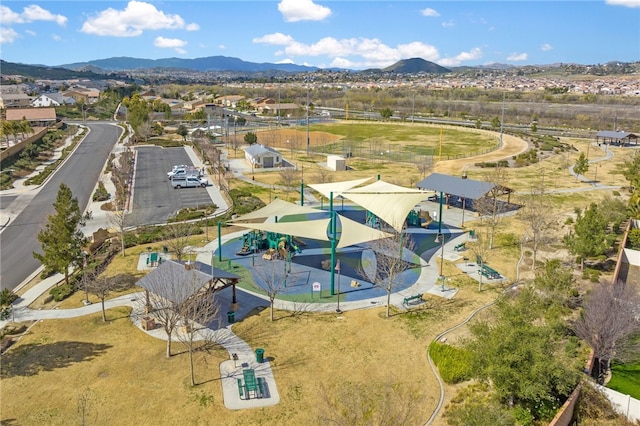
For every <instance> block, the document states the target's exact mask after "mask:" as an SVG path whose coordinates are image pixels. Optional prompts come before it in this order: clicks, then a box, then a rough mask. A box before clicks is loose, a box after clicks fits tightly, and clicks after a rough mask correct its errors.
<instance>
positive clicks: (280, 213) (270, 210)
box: [231, 198, 319, 224]
mask: <svg viewBox="0 0 640 426" xmlns="http://www.w3.org/2000/svg"><path fill="white" fill-rule="evenodd" d="M318 212H319V210H317V209H314V208H311V207H305V206H299V205H297V204H293V203H289V202H287V201H284V200H281V199H279V198H276V199H275V200H273V201H272V202H271V203H269V204H267V205H266V206H264V207H263V208H261V209H258V210H256V211H253V212H251V213H247V214H245V215H242V216H240V217H237V218H235V219H232V220H231V222H234V224H235V222H236V221H241V220H253V219H264V218H268V217H273V216H277V217H279V218H280V217H284V216H288V215H296V214H310V213H318Z"/></svg>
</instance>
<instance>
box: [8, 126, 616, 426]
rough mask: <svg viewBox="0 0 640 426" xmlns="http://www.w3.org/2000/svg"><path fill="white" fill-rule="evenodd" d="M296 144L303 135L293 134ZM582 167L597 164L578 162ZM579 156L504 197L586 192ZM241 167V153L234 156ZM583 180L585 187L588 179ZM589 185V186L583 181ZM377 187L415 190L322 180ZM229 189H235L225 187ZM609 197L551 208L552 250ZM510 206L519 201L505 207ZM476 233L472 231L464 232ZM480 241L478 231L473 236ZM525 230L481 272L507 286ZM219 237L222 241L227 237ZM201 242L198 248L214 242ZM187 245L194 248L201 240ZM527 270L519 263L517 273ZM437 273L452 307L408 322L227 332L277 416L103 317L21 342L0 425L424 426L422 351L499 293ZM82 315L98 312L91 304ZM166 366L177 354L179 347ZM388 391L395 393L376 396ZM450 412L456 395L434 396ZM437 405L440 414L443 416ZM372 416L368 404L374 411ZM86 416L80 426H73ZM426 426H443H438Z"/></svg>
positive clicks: (238, 327)
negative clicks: (359, 415) (392, 418)
mask: <svg viewBox="0 0 640 426" xmlns="http://www.w3.org/2000/svg"><path fill="white" fill-rule="evenodd" d="M282 132H283V133H281V134H280V135H279V136H278V137H277V138H276V139H277V140H286V139H287V138H289V140H293V138H294V137H300V131H299V130H293V129H289V130H285V131H282ZM303 134H304V133H303ZM310 136H311V141H312V144H321V143H326V141H327V140H328V139H331V140H339V138H340V136H338V135H334V134H330V133H322V134H320V132H312V133H311V135H310ZM570 142H571V143H572V144H573V145H574V146H576V148H577V149H578V150H580V151H586V149H587V145H588V141H581V140H572V141H570ZM525 148H526V144H524V145H523V142H522V141H520V140H517V139H516V138H513V139H511V137H507V138H505V143H504V145H503V147H502V148H501V150H499V151H496V152H493V153H491V154H487V155H486V156H483V157H482V158H481V159H479V158H477V157H476V158H463V159H458V160H450V161H442V162H439V163H437V164H436V165H435V167H434V171H436V172H440V173H448V174H453V175H459V174H460V173H461V172H462V171H465V172H467V174H468V175H469V177H471V178H476V179H483V178H484V176H485V175H486V174H487V173H489V172H490V170H485V169H479V168H477V167H475V166H473V164H474V163H476V162H478V161H493V160H497V159H502V158H505V157H510V156H512V155H515V154H516V153H518V152H522V150H523V149H525ZM590 149H591V152H590V158H595V157H599V156H601V155H602V154H601V153H600V152H597V153H596V152H594V151H596V150H595V149H594V148H593V147H591V148H590ZM613 151H614V157H613V159H612V160H607V161H604V162H601V163H599V164H600V166H599V168H598V172H597V174H598V176H597V177H598V181H599V182H600V183H601V184H607V185H623V184H624V179H623V178H622V177H621V176H620V175H618V174H614V173H613V172H614V171H615V170H616V167H617V166H618V165H619V164H620V163H621V162H622V161H623V160H624V158H625V153H624V152H623V151H618V150H616V149H614V150H613ZM230 154H231V156H232V157H233V155H232V154H233V153H230ZM291 155H292V157H293V158H292V160H293V161H294V163H298V164H299V165H302V164H304V168H305V172H304V173H305V182H309V183H313V182H319V181H320V178H321V177H322V175H323V173H322V171H321V168H322V165H321V164H322V162H323V161H326V157H323V156H314V157H312V158H309V157H307V156H306V154H305V153H304V152H302V151H297V150H292V151H291ZM577 155H578V152H574V153H572V154H570V155H566V156H565V157H563V156H561V155H560V156H556V157H552V158H550V159H548V160H544V161H542V162H540V163H538V164H535V165H533V166H529V167H522V168H519V169H510V170H509V178H510V182H509V185H510V186H511V187H513V188H515V189H517V190H520V191H526V190H528V189H529V188H531V186H534V185H538V184H539V182H540V180H541V177H542V176H544V179H545V189H546V190H547V191H552V190H554V189H562V190H565V189H569V190H571V189H574V188H588V187H590V186H591V185H589V184H586V183H580V182H577V181H576V179H575V178H573V177H571V176H570V175H569V173H568V172H567V170H566V167H567V165H570V164H573V163H574V162H575V158H577ZM238 157H240V153H238ZM589 173H593V171H590V172H589ZM589 173H588V174H589ZM375 174H380V175H381V178H382V179H383V180H385V181H388V182H392V183H397V184H400V185H407V186H411V185H415V183H416V182H417V181H419V180H420V179H421V178H422V176H421V175H420V171H419V170H417V168H414V167H407V166H406V165H404V164H393V163H389V162H387V163H382V162H379V163H374V164H372V165H371V167H370V168H367V169H366V170H350V171H346V172H339V173H334V174H332V175H331V180H333V181H339V180H347V179H356V178H360V177H367V176H373V175H375ZM256 181H259V182H262V183H266V184H275V185H277V184H278V182H279V181H280V176H279V173H278V172H263V173H259V174H258V173H256ZM232 185H233V186H236V185H247V184H244V183H240V182H238V181H232ZM252 192H254V193H255V194H256V195H257V196H259V197H260V198H262V199H263V201H265V202H267V201H268V199H269V198H271V197H274V196H275V195H278V196H280V197H281V198H283V199H289V200H291V201H292V200H294V199H296V198H295V197H296V195H295V194H286V193H284V192H282V191H281V190H275V189H273V190H272V191H269V190H268V189H265V188H255V187H254V189H253V190H252ZM605 194H606V195H611V190H600V191H585V192H573V193H566V194H565V193H559V194H554V195H550V196H549V197H550V200H552V208H551V209H550V215H553V217H554V218H556V221H555V223H554V224H553V225H552V226H553V227H554V231H555V232H554V233H555V234H556V235H555V237H556V242H558V241H559V239H560V238H561V235H562V234H563V233H564V232H566V227H564V226H563V223H564V220H565V219H566V217H568V216H569V215H571V214H572V212H573V207H574V206H584V205H587V204H588V203H589V202H591V201H597V200H599V199H600V198H601V197H603V196H604V195H605ZM514 197H516V198H517V197H518V195H517V194H514ZM476 226H477V224H474V227H476ZM476 229H478V230H479V232H483V230H482V227H477V228H476ZM523 229H524V224H523V223H522V221H521V220H519V218H518V217H517V216H513V217H508V218H505V219H504V220H503V221H502V222H501V224H500V226H499V229H498V234H499V236H498V238H497V240H496V248H495V249H494V250H493V251H492V254H491V259H490V264H491V265H492V267H493V268H494V269H497V270H499V271H500V272H502V273H503V274H504V275H506V276H507V277H509V278H510V279H511V280H514V279H515V278H516V276H517V271H516V263H517V260H518V258H519V257H520V247H519V245H518V244H514V243H513V241H514V237H515V238H516V241H519V238H520V236H521V235H522V233H523ZM232 231H234V230H233V229H232V228H225V229H224V232H225V233H226V232H232ZM212 232H214V231H213V230H210V235H213V234H212ZM192 243H193V244H194V245H201V244H204V241H202V236H200V237H198V238H195V239H194V240H193V242H192ZM145 250H146V247H145V246H141V247H136V248H132V249H128V250H127V256H125V257H121V256H118V257H116V258H115V259H114V261H113V262H112V263H111V265H110V266H109V268H108V270H107V272H106V273H108V274H110V275H115V274H130V275H131V276H132V277H134V278H139V277H140V276H141V273H140V272H139V271H136V269H135V265H136V262H137V257H138V254H139V253H140V252H143V251H145ZM541 256H542V257H543V258H545V257H557V256H560V257H562V258H565V259H567V258H568V256H567V254H566V252H564V251H563V250H562V248H561V245H560V244H552V245H550V246H548V247H546V248H545V251H544V252H543V253H541ZM526 260H527V259H526V258H525V267H524V268H522V269H521V270H520V276H521V277H523V276H524V277H526V276H531V270H530V263H531V262H530V261H529V262H528V263H527V262H526ZM529 260H530V259H529ZM444 273H445V275H446V276H447V277H449V278H450V284H448V285H453V286H456V287H458V288H459V292H458V294H457V295H456V296H455V297H454V298H453V299H452V300H445V299H442V298H438V297H435V296H429V297H428V298H427V301H426V303H424V304H423V305H420V306H419V307H416V308H412V310H410V311H409V312H404V311H402V312H400V311H397V310H393V315H392V317H391V318H389V319H385V318H384V309H383V308H373V309H366V310H358V311H351V312H346V313H343V314H341V315H337V314H334V313H327V314H311V313H295V314H294V313H291V312H284V311H277V312H276V321H274V322H271V321H269V314H268V310H265V311H260V312H258V311H256V312H254V313H253V315H250V316H249V317H247V318H245V319H244V320H242V321H241V322H239V323H237V324H235V325H234V326H233V330H234V331H235V333H236V334H237V335H238V336H240V337H241V338H242V339H244V340H245V341H247V342H248V343H249V344H250V345H251V346H252V347H254V348H256V347H262V348H264V349H265V356H266V357H267V358H269V360H270V362H271V365H272V367H273V371H274V376H275V380H276V383H277V386H278V391H279V393H280V397H281V402H280V404H278V405H276V406H273V407H268V408H260V409H252V410H241V411H232V410H228V409H226V408H225V407H224V404H223V400H222V389H221V385H220V374H219V364H220V362H222V361H224V360H226V359H228V354H227V353H226V351H224V350H223V349H222V348H220V347H217V346H212V347H209V348H207V349H206V350H203V351H200V352H199V353H198V356H197V359H196V380H197V381H198V382H199V384H198V385H197V386H196V387H191V386H190V384H189V366H188V356H187V354H186V353H179V354H177V355H174V356H173V357H171V358H170V359H166V358H165V356H164V350H165V343H164V342H163V341H159V340H156V339H155V338H152V337H149V336H148V335H147V334H145V333H144V332H143V331H141V330H140V329H138V328H136V327H135V326H134V325H133V324H132V323H131V321H130V319H129V316H128V314H129V311H128V309H125V308H118V309H112V310H110V311H109V312H108V315H107V316H108V319H109V321H108V322H107V323H103V322H102V320H101V316H100V314H96V315H92V316H87V317H82V318H76V319H70V320H55V321H54V320H51V321H39V322H37V323H35V324H28V325H29V326H30V328H29V329H28V331H27V332H26V333H25V335H24V336H23V337H22V338H21V339H20V341H19V342H18V343H17V344H15V345H14V346H13V347H12V348H11V349H10V350H9V351H8V352H7V353H6V354H5V355H3V356H2V358H0V362H1V379H2V382H1V388H0V392H1V399H0V416H1V420H2V424H7V425H11V424H15V425H18V424H19V425H44V424H46V425H69V424H94V425H112V424H136V425H156V424H165V425H189V424H193V425H311V424H319V423H321V419H322V418H323V417H327V416H331V415H333V416H338V417H340V412H341V410H342V409H348V410H350V411H354V410H355V411H357V410H358V409H361V410H364V409H365V408H364V407H365V406H366V403H367V399H374V400H376V399H378V400H379V399H380V398H383V397H385V396H389V395H391V396H392V398H389V404H388V407H387V408H388V409H389V410H400V408H404V409H407V410H408V414H409V416H410V417H409V418H410V420H409V421H408V422H407V423H406V424H424V422H425V421H426V419H427V418H428V417H429V416H430V415H431V413H432V411H433V410H434V408H435V407H436V404H437V401H438V397H439V390H438V385H437V382H436V379H435V377H434V375H433V373H432V372H431V370H430V369H429V367H428V364H427V357H426V349H427V346H428V344H429V342H430V341H432V340H433V339H434V338H435V337H436V336H437V335H438V334H439V333H441V332H442V331H444V330H446V329H447V328H449V327H451V326H453V325H455V324H458V323H459V322H461V321H462V320H464V319H465V318H466V317H467V316H468V315H469V313H470V312H472V311H473V310H475V309H476V308H478V307H480V306H482V305H484V304H486V303H489V302H491V301H493V300H495V298H496V297H497V296H498V295H499V294H500V292H501V291H502V290H503V288H504V285H506V284H504V285H501V286H497V285H486V284H485V286H484V287H483V290H482V291H478V284H477V282H476V281H474V280H472V279H470V278H469V277H467V276H466V275H465V274H463V273H461V272H460V271H459V270H458V268H456V267H455V265H454V264H452V263H450V262H445V263H444ZM83 298H84V294H81V293H78V294H76V295H74V296H73V297H71V298H70V299H68V300H66V301H64V302H63V303H62V304H60V305H57V308H58V309H65V308H73V307H78V306H80V305H81V302H82V299H83ZM92 301H93V302H94V303H96V302H97V299H95V297H93V296H92ZM33 307H35V308H36V309H52V308H53V307H54V305H53V304H51V303H50V304H44V303H42V301H38V302H36V304H35V305H34V306H33ZM464 336H465V329H464V328H461V329H459V330H458V331H456V333H455V334H453V335H451V336H449V338H450V339H452V340H456V339H459V338H462V337H464ZM174 352H176V353H177V352H180V347H179V343H176V344H175V346H174ZM389 386H392V389H393V392H392V393H388V392H385V389H388V388H389ZM446 389H447V393H446V401H449V400H450V399H451V398H452V397H453V395H454V392H455V390H456V386H446ZM446 401H445V402H446ZM378 405H380V404H378ZM82 414H84V415H85V416H86V417H85V419H86V422H85V423H83V422H82V421H81V415H82ZM435 424H436V425H443V424H445V423H444V421H443V420H442V418H441V417H440V418H438V419H437V420H436V422H435Z"/></svg>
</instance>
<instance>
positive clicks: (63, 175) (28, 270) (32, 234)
mask: <svg viewBox="0 0 640 426" xmlns="http://www.w3.org/2000/svg"><path fill="white" fill-rule="evenodd" d="M87 127H89V129H90V132H89V133H88V134H87V136H86V137H85V138H84V140H83V141H82V142H81V143H80V144H79V145H78V147H77V148H76V150H75V151H74V152H73V154H72V155H70V156H69V157H68V158H67V160H66V161H65V162H64V164H63V165H62V166H60V167H59V168H58V170H57V171H56V172H55V174H53V175H52V176H51V177H50V178H49V180H48V181H47V182H46V183H45V184H44V185H43V186H42V187H41V188H40V190H39V191H37V194H36V195H35V196H34V197H33V198H32V199H31V201H30V202H29V204H28V206H26V207H25V208H24V209H23V210H22V212H21V213H20V214H19V215H17V216H16V217H15V218H14V219H13V220H11V222H10V223H9V225H8V226H7V227H6V228H5V229H4V230H3V231H2V244H1V245H0V287H1V288H2V289H5V288H8V289H14V288H16V287H17V286H18V285H20V284H21V283H22V282H23V281H24V280H25V279H27V278H28V277H29V276H31V275H32V274H33V273H34V272H35V271H36V270H37V269H38V268H39V267H40V266H41V265H40V262H38V261H37V260H36V259H34V258H33V254H32V253H33V252H34V251H40V243H39V241H38V238H37V235H38V231H39V230H40V229H41V228H42V227H43V226H44V225H45V223H46V221H47V217H48V216H49V215H50V214H51V213H53V211H54V210H53V202H54V201H55V199H56V195H57V193H58V188H59V187H60V184H61V183H63V182H64V183H65V184H66V185H67V186H69V188H70V189H71V192H72V193H73V196H74V197H76V198H78V203H79V204H80V209H81V210H83V211H84V209H85V208H86V207H87V205H88V203H89V200H90V199H91V196H92V193H93V190H94V188H95V185H96V182H97V181H98V178H99V176H100V173H102V169H103V167H104V165H105V163H106V161H107V159H108V157H109V153H110V152H111V150H112V149H113V147H114V146H115V143H116V141H117V140H118V137H119V136H120V134H121V133H122V129H121V128H120V127H117V126H115V125H113V124H110V123H99V122H96V123H88V124H87Z"/></svg>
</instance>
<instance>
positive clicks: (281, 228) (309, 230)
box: [234, 218, 330, 241]
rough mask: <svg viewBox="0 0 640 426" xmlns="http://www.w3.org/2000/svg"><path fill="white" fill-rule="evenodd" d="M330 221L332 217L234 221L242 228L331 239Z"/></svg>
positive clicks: (323, 239) (317, 238) (324, 239)
mask: <svg viewBox="0 0 640 426" xmlns="http://www.w3.org/2000/svg"><path fill="white" fill-rule="evenodd" d="M329 222H330V219H329V218H326V219H316V220H304V221H299V222H277V223H276V222H262V223H234V225H235V226H240V227H242V228H249V229H258V230H260V231H267V232H276V233H278V234H283V235H294V236H296V237H300V238H311V239H312V240H320V241H329V237H328V236H327V229H328V227H329Z"/></svg>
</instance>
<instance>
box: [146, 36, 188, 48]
mask: <svg viewBox="0 0 640 426" xmlns="http://www.w3.org/2000/svg"><path fill="white" fill-rule="evenodd" d="M153 45H154V46H155V47H160V48H163V49H177V48H181V47H184V46H186V45H187V42H186V41H184V40H180V39H179V38H165V37H156V39H155V40H154V41H153Z"/></svg>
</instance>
